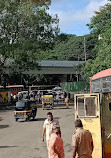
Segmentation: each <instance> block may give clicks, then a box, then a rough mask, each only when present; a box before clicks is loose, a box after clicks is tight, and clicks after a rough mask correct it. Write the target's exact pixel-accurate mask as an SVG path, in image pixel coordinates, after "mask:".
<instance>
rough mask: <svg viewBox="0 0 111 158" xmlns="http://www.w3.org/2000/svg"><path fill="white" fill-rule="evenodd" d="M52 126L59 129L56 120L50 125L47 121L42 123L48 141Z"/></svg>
mask: <svg viewBox="0 0 111 158" xmlns="http://www.w3.org/2000/svg"><path fill="white" fill-rule="evenodd" d="M54 126H58V127H60V125H59V121H58V120H55V119H54V120H53V121H52V122H51V123H49V121H48V119H46V120H45V121H44V125H43V128H46V140H49V137H50V135H51V134H52V128H53V127H54Z"/></svg>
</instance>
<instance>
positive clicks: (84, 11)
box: [49, 0, 108, 36]
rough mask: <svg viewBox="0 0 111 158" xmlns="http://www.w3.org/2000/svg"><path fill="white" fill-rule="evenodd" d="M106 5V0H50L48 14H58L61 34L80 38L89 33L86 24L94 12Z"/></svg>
mask: <svg viewBox="0 0 111 158" xmlns="http://www.w3.org/2000/svg"><path fill="white" fill-rule="evenodd" d="M106 3H108V0H52V4H51V6H50V9H49V13H50V14H51V15H54V14H58V17H59V19H60V22H59V27H60V30H61V32H62V33H67V34H75V35H77V36H82V35H85V34H88V33H90V30H89V28H88V27H87V26H86V24H87V23H90V19H91V17H92V16H93V15H94V11H98V10H99V8H100V6H104V5H105V4H106Z"/></svg>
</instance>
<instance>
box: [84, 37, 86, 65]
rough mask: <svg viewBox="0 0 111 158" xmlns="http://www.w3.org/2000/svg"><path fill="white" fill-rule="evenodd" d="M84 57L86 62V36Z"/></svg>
mask: <svg viewBox="0 0 111 158" xmlns="http://www.w3.org/2000/svg"><path fill="white" fill-rule="evenodd" d="M84 57H85V62H86V39H85V37H84Z"/></svg>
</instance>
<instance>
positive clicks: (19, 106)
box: [14, 100, 37, 121]
mask: <svg viewBox="0 0 111 158" xmlns="http://www.w3.org/2000/svg"><path fill="white" fill-rule="evenodd" d="M36 113H37V107H36V106H31V104H30V101H29V100H19V101H17V102H16V107H15V111H14V117H15V121H18V119H25V120H26V121H27V120H30V119H31V118H32V119H34V118H35V116H36Z"/></svg>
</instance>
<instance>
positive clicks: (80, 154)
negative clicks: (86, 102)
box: [72, 119, 93, 158]
mask: <svg viewBox="0 0 111 158" xmlns="http://www.w3.org/2000/svg"><path fill="white" fill-rule="evenodd" d="M75 130H76V131H75V133H74V134H73V135H72V146H73V158H75V157H76V156H77V157H76V158H92V152H93V139H92V134H91V132H90V131H88V130H85V129H83V124H82V121H81V120H80V119H77V120H76V121H75Z"/></svg>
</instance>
